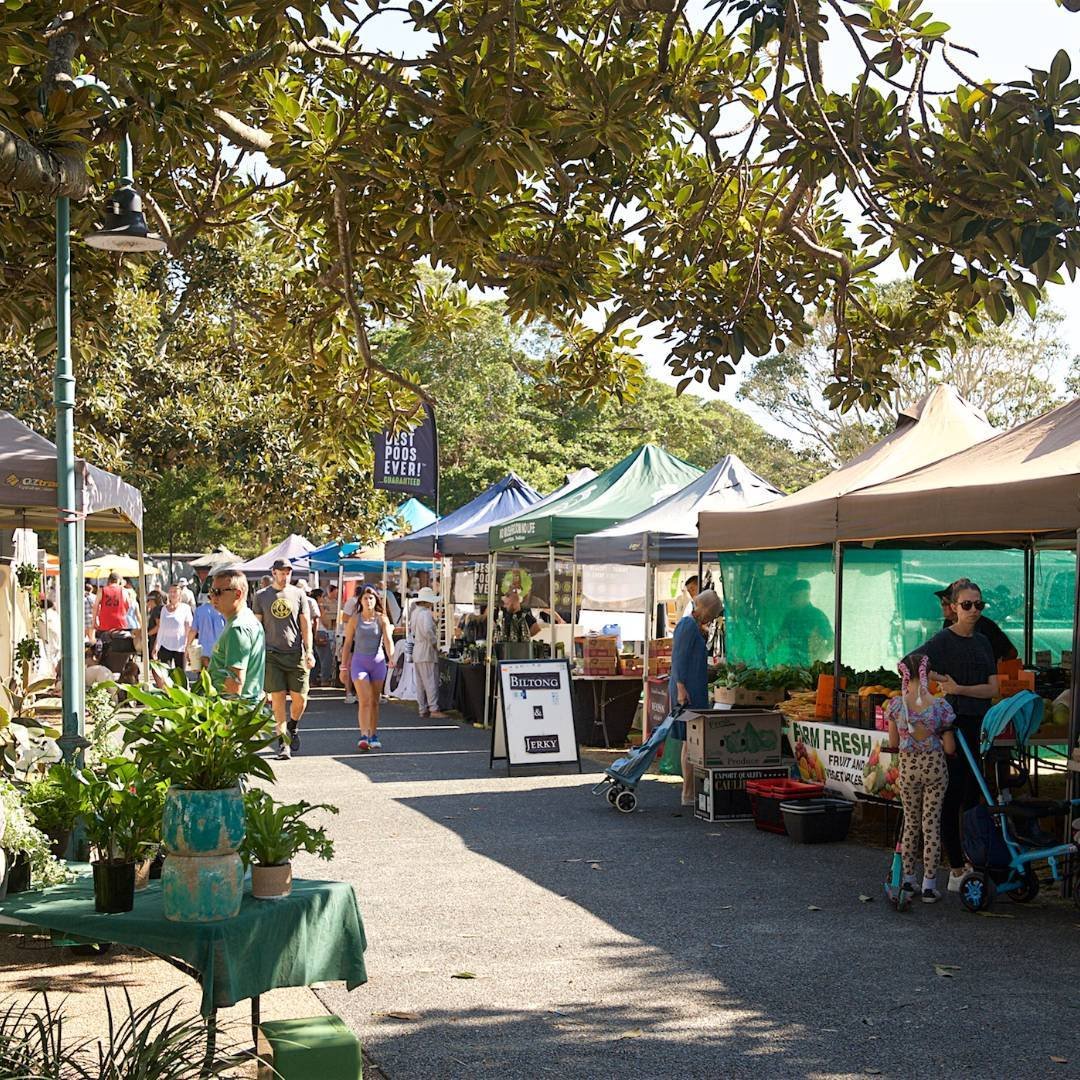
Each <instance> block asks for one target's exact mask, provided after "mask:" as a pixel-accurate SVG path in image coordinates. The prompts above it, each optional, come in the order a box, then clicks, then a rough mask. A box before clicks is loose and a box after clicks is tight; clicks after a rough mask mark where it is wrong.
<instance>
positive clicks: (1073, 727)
mask: <svg viewBox="0 0 1080 1080" xmlns="http://www.w3.org/2000/svg"><path fill="white" fill-rule="evenodd" d="M1076 568H1077V578H1076V583H1077V584H1076V592H1075V595H1074V596H1073V633H1072V656H1073V659H1072V666H1071V668H1070V676H1071V678H1070V684H1069V688H1070V691H1071V694H1070V697H1069V702H1070V705H1071V708H1070V709H1069V744H1068V747H1067V748H1066V749H1067V751H1068V752H1069V753H1072V750H1073V748H1074V747H1075V746H1076V745H1077V741H1078V740H1080V671H1078V669H1077V663H1076V661H1077V658H1078V657H1080V529H1077V530H1076ZM1077 777H1080V773H1077V772H1074V771H1073V770H1072V769H1069V770H1068V772H1066V774H1065V798H1066V799H1070V800H1071V799H1075V798H1076V797H1077V795H1078V793H1080V780H1078V779H1077ZM1077 817H1080V814H1078V813H1077V812H1076V810H1075V809H1073V808H1070V810H1069V813H1068V814H1067V815H1066V816H1065V836H1064V839H1065V840H1066V841H1067V840H1069V838H1070V837H1071V836H1072V826H1073V822H1074V821H1075V820H1076V819H1077ZM1073 886H1074V888H1075V887H1077V883H1076V877H1075V875H1074V876H1073ZM1065 888H1066V889H1068V882H1066V884H1065Z"/></svg>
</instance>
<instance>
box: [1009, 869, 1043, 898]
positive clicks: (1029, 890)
mask: <svg viewBox="0 0 1080 1080" xmlns="http://www.w3.org/2000/svg"><path fill="white" fill-rule="evenodd" d="M1038 895H1039V876H1038V874H1036V873H1035V871H1034V870H1032V868H1031V867H1030V866H1029V867H1028V868H1027V869H1026V870H1025V871H1024V876H1023V878H1022V879H1021V881H1020V884H1019V885H1018V886H1017V887H1016V888H1015V889H1010V890H1009V893H1008V896H1009V899H1010V900H1015V901H1016V903H1018V904H1029V903H1031V901H1032V900H1034V899H1035V897H1037V896H1038Z"/></svg>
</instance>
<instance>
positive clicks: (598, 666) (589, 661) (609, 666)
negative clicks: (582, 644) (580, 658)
mask: <svg viewBox="0 0 1080 1080" xmlns="http://www.w3.org/2000/svg"><path fill="white" fill-rule="evenodd" d="M618 671H619V662H618V660H616V658H615V657H614V656H613V657H611V659H610V660H609V659H602V658H600V657H595V656H587V657H585V670H584V674H585V675H617V674H618Z"/></svg>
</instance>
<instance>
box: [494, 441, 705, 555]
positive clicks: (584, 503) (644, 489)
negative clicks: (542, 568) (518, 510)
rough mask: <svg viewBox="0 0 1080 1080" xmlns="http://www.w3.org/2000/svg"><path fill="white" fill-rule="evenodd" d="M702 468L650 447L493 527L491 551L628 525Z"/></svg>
mask: <svg viewBox="0 0 1080 1080" xmlns="http://www.w3.org/2000/svg"><path fill="white" fill-rule="evenodd" d="M701 474H702V470H701V469H699V468H697V467H696V466H694V465H690V464H689V463H688V462H685V461H682V460H681V459H680V458H677V457H675V456H674V455H672V454H669V453H668V452H667V451H666V450H663V449H662V448H661V447H659V446H655V445H654V444H652V443H646V444H645V445H644V446H641V447H639V448H638V449H637V450H635V451H634V452H633V453H631V454H628V455H627V456H626V457H624V458H623V459H622V460H621V461H619V462H618V463H617V464H615V465H613V466H612V467H611V468H610V469H608V470H607V471H606V472H602V473H601V474H600V475H599V476H597V477H594V478H593V479H592V480H590V481H589V482H588V483H586V484H582V485H581V486H580V487H577V488H575V489H574V490H573V491H570V492H568V493H567V494H566V495H563V496H562V497H561V498H559V499H556V500H554V501H552V502H547V503H544V504H541V505H537V506H534V507H530V508H529V509H528V510H526V511H525V512H524V513H523V514H519V515H518V516H517V517H514V518H511V519H510V520H509V521H505V522H503V523H502V524H500V525H496V526H495V527H494V528H492V529H491V530H490V532H489V535H488V543H489V546H490V548H491V550H492V551H505V550H508V549H511V548H515V547H535V546H537V545H540V544H544V545H546V544H552V543H554V544H559V543H566V542H568V541H571V540H573V539H574V537H575V536H578V535H580V534H581V533H589V532H597V531H598V530H600V529H606V528H610V527H611V526H612V525H616V524H618V523H619V522H620V521H625V520H626V519H627V518H629V517H633V516H634V515H635V514H639V513H641V511H643V510H646V509H648V508H649V507H651V506H654V505H655V504H656V503H658V502H660V501H661V500H662V499H666V498H667V497H668V496H669V495H673V494H674V493H675V492H677V491H680V490H681V489H682V488H684V487H686V485H687V484H689V483H690V482H691V481H692V480H696V479H697V478H698V477H699V476H701Z"/></svg>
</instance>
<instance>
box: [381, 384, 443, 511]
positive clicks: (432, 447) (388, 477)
mask: <svg viewBox="0 0 1080 1080" xmlns="http://www.w3.org/2000/svg"><path fill="white" fill-rule="evenodd" d="M372 444H373V446H374V449H375V472H374V481H373V482H374V486H375V487H377V488H380V489H381V490H383V491H404V492H408V494H410V495H417V496H425V497H427V498H430V499H433V498H435V495H436V492H437V490H438V473H439V433H438V431H437V430H436V427H435V412H434V410H433V409H432V408H431V406H430V405H425V406H424V419H423V421H422V422H421V423H420V424H419V425H418V426H417V427H415V428H413V429H412V431H400V432H398V434H396V435H390V434H389V433H388V432H385V431H384V432H381V433H380V434H378V435H376V436H374V438H373V439H372Z"/></svg>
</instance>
